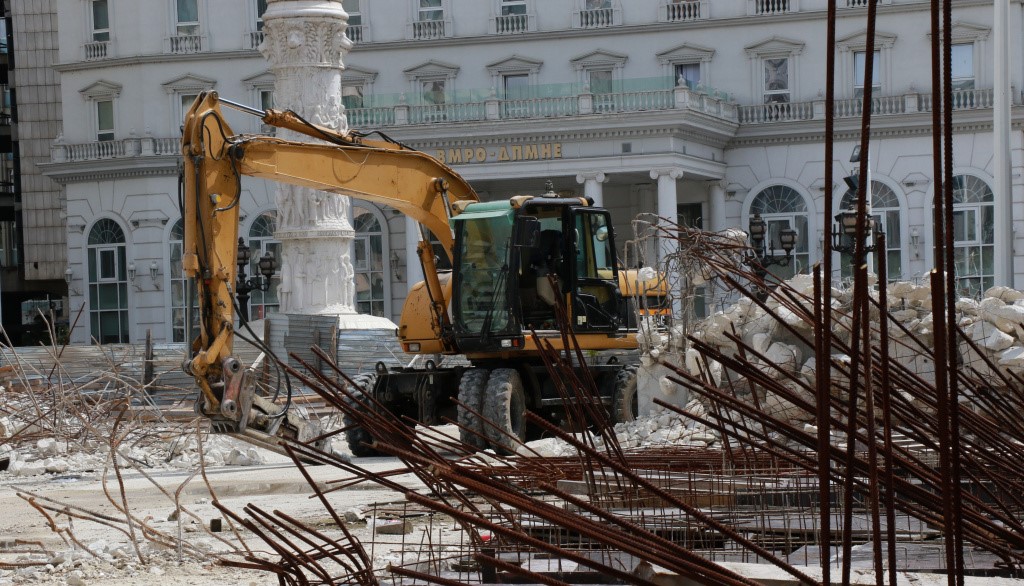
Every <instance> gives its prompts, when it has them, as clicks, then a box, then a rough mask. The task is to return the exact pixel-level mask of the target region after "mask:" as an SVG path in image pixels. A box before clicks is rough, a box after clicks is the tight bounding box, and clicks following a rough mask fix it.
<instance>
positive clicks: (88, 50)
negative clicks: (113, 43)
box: [84, 41, 110, 61]
mask: <svg viewBox="0 0 1024 586" xmlns="http://www.w3.org/2000/svg"><path fill="white" fill-rule="evenodd" d="M109 47H110V41H95V42H92V43H86V44H85V47H84V49H85V60H86V61H94V60H96V59H106V58H107V57H108V56H109V55H108V54H107V50H108V49H109Z"/></svg>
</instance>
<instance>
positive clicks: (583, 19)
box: [580, 8, 615, 28]
mask: <svg viewBox="0 0 1024 586" xmlns="http://www.w3.org/2000/svg"><path fill="white" fill-rule="evenodd" d="M614 24H615V11H614V10H613V9H611V8H595V9H593V10H581V11H580V28H606V27H609V26H612V25H614Z"/></svg>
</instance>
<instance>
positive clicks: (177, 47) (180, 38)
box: [167, 35, 203, 53]
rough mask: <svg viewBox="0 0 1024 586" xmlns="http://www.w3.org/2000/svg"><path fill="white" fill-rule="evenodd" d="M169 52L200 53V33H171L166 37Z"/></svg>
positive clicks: (201, 46) (201, 47) (201, 49)
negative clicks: (171, 34)
mask: <svg viewBox="0 0 1024 586" xmlns="http://www.w3.org/2000/svg"><path fill="white" fill-rule="evenodd" d="M167 40H168V46H169V48H170V52H171V53H202V51H203V37H202V35H173V36H170V37H168V38H167Z"/></svg>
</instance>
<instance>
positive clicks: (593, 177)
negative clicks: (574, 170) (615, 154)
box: [576, 171, 608, 183]
mask: <svg viewBox="0 0 1024 586" xmlns="http://www.w3.org/2000/svg"><path fill="white" fill-rule="evenodd" d="M587 181H597V182H598V183H607V182H608V176H607V175H605V174H604V172H603V171H582V172H580V173H578V174H577V175H576V183H586V182H587Z"/></svg>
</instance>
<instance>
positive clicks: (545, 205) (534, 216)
mask: <svg viewBox="0 0 1024 586" xmlns="http://www.w3.org/2000/svg"><path fill="white" fill-rule="evenodd" d="M452 224H453V227H454V230H455V268H454V271H455V274H454V278H453V282H454V291H453V303H452V315H453V320H452V321H453V327H454V330H455V336H456V338H457V339H458V340H459V347H460V348H462V349H463V351H466V352H493V351H502V350H504V351H511V350H516V349H521V348H523V346H524V337H525V336H526V335H527V334H528V332H529V331H530V330H541V331H543V330H555V329H557V322H556V319H555V315H556V314H555V307H556V306H557V305H558V304H559V303H561V304H564V306H565V307H566V309H567V311H568V313H569V316H570V323H571V324H572V328H573V331H574V332H576V333H602V332H607V333H614V332H617V331H618V330H619V329H620V328H622V327H624V326H625V324H626V321H627V320H626V319H625V316H624V315H623V310H624V305H623V304H622V303H621V301H622V296H621V294H620V291H619V276H618V265H617V262H616V257H615V241H614V236H613V234H612V227H611V217H610V215H609V214H608V212H607V211H605V210H602V209H595V208H591V207H589V206H586V205H583V203H582V202H581V201H580V200H576V199H573V200H566V199H561V198H557V199H554V198H544V197H538V198H533V199H530V200H528V201H527V202H526V203H525V204H523V205H522V206H520V207H519V208H518V209H517V208H515V207H513V206H510V205H509V203H508V202H492V203H481V204H473V205H470V206H468V207H467V208H466V209H465V211H463V213H461V214H460V215H458V216H456V217H455V218H453V220H452Z"/></svg>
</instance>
